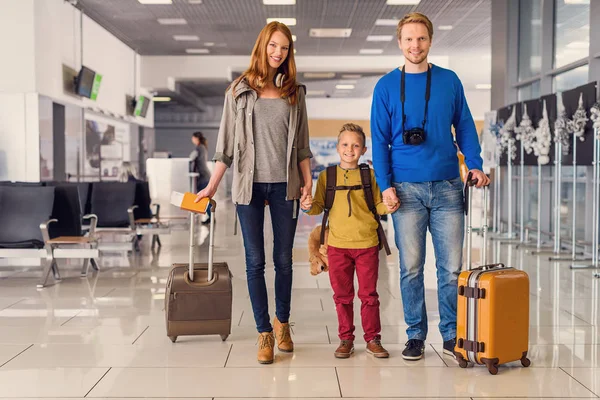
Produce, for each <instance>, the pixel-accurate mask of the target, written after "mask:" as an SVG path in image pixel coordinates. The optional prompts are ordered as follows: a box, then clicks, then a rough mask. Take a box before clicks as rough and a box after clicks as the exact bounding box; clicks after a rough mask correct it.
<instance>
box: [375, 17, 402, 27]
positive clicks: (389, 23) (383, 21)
mask: <svg viewBox="0 0 600 400" xmlns="http://www.w3.org/2000/svg"><path fill="white" fill-rule="evenodd" d="M398 22H400V20H398V19H378V20H377V21H375V25H376V26H396V25H398Z"/></svg>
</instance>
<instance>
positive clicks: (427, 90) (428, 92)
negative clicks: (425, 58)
mask: <svg viewBox="0 0 600 400" xmlns="http://www.w3.org/2000/svg"><path fill="white" fill-rule="evenodd" d="M404 68H405V66H404V65H403V66H402V74H401V78H400V102H401V103H402V132H404V131H405V130H406V129H405V127H404V124H405V122H406V114H404V100H405V95H404V87H405V86H406V83H405V77H406V72H404ZM430 95H431V66H430V65H429V64H427V86H426V87H425V114H424V115H423V130H425V123H426V122H427V108H428V106H429V97H430Z"/></svg>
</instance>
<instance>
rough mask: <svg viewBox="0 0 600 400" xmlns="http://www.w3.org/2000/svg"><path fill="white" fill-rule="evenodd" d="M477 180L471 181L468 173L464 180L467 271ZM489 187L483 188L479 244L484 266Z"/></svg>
mask: <svg viewBox="0 0 600 400" xmlns="http://www.w3.org/2000/svg"><path fill="white" fill-rule="evenodd" d="M477 182H478V179H477V178H475V179H473V173H472V172H469V174H468V175H467V179H466V185H465V190H464V196H465V214H466V217H467V218H466V219H467V221H466V222H467V223H466V225H467V254H466V256H467V263H466V264H467V269H468V270H471V251H472V248H473V239H472V234H473V226H472V217H473V215H472V199H473V196H472V191H473V189H474V187H475V185H477ZM488 193H489V185H486V186H483V223H482V227H481V228H482V229H481V231H482V234H483V237H482V244H481V258H482V264H483V265H484V266H485V264H486V263H487V228H488V226H487V203H488Z"/></svg>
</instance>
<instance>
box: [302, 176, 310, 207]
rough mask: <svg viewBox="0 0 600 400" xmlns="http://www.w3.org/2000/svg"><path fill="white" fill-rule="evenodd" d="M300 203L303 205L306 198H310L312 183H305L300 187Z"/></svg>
mask: <svg viewBox="0 0 600 400" xmlns="http://www.w3.org/2000/svg"><path fill="white" fill-rule="evenodd" d="M300 193H301V196H300V203H304V201H306V198H307V197H308V196H312V181H310V182H307V184H306V185H304V186H302V187H301V188H300Z"/></svg>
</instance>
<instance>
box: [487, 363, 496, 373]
mask: <svg viewBox="0 0 600 400" xmlns="http://www.w3.org/2000/svg"><path fill="white" fill-rule="evenodd" d="M488 371H489V372H490V374H492V375H496V374H497V373H498V367H497V366H496V365H488Z"/></svg>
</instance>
